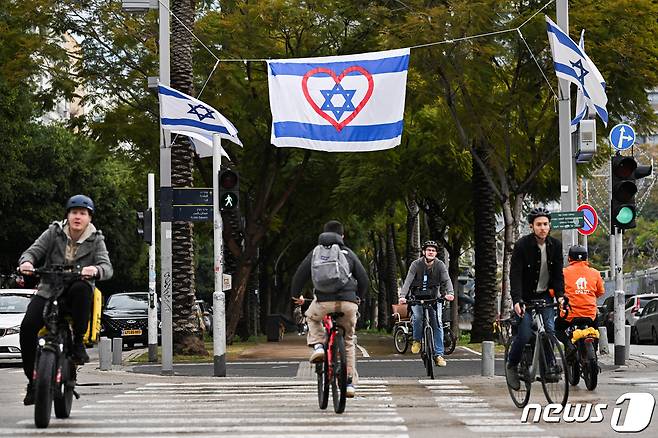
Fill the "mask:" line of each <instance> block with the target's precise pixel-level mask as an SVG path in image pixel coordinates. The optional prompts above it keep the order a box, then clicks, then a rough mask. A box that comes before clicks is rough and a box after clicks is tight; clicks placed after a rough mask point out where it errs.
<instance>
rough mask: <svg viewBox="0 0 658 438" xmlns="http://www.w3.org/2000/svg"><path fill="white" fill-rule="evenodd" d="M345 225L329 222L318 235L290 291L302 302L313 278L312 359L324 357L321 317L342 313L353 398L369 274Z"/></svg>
mask: <svg viewBox="0 0 658 438" xmlns="http://www.w3.org/2000/svg"><path fill="white" fill-rule="evenodd" d="M343 237H344V228H343V224H341V223H340V222H338V221H329V222H327V223H326V224H325V225H324V232H323V233H322V234H320V236H319V237H318V245H317V246H316V247H315V248H314V249H313V250H312V251H311V252H309V253H308V255H307V256H306V258H305V259H304V260H303V261H302V263H301V264H300V265H299V267H298V268H297V271H296V272H295V275H294V276H293V278H292V286H291V294H292V297H293V300H294V301H295V304H298V305H302V304H303V303H304V297H303V295H302V288H303V287H304V284H305V283H306V282H307V281H308V280H309V279H311V280H312V282H313V289H314V294H315V297H314V298H313V301H312V302H311V305H310V306H309V308H308V310H306V321H307V324H308V334H307V343H308V346H309V347H311V348H313V352H312V354H311V357H310V358H309V361H310V362H311V363H320V362H322V361H323V360H324V355H325V351H324V341H325V339H324V338H325V330H324V327H323V326H322V318H324V317H325V315H327V314H329V313H332V312H341V313H343V315H342V316H340V317H338V318H337V320H336V322H337V324H338V325H339V326H340V327H342V328H343V330H344V331H345V336H344V338H345V350H346V354H347V376H348V377H347V390H346V395H347V396H348V397H354V394H355V392H356V384H357V383H358V382H357V381H358V374H357V371H356V351H355V347H354V330H355V327H356V320H357V317H358V308H359V303H360V302H361V299H363V298H364V296H365V293H366V292H367V290H368V275H367V273H366V270H365V269H364V267H363V265H362V264H361V261H360V260H359V258H358V257H357V256H356V254H354V252H353V251H352V250H351V249H349V248H348V247H347V246H345V243H344V242H343Z"/></svg>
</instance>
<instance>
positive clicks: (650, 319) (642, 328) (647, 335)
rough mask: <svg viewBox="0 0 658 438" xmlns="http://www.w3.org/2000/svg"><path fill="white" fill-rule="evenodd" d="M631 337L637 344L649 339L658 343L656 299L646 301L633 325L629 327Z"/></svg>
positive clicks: (657, 301)
mask: <svg viewBox="0 0 658 438" xmlns="http://www.w3.org/2000/svg"><path fill="white" fill-rule="evenodd" d="M631 339H632V340H635V341H636V342H637V343H638V344H639V343H642V342H643V341H651V343H652V344H658V299H656V298H654V299H653V300H651V301H649V302H648V303H646V305H645V306H644V309H643V310H642V311H641V313H640V316H639V317H638V319H637V321H635V325H634V326H633V327H632V328H631Z"/></svg>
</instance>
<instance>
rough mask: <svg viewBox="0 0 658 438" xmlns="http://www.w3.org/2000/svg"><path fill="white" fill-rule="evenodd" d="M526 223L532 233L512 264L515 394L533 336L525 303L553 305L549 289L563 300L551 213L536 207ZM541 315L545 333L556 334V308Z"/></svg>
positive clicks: (511, 356) (511, 361)
mask: <svg viewBox="0 0 658 438" xmlns="http://www.w3.org/2000/svg"><path fill="white" fill-rule="evenodd" d="M527 219H528V224H529V225H530V230H531V233H529V234H527V235H525V236H523V237H521V238H520V239H519V240H517V241H516V244H515V245H514V252H513V253H512V261H511V264H510V286H511V287H510V289H511V290H510V293H511V295H512V301H513V302H514V312H515V313H516V314H517V315H518V316H519V317H520V318H521V322H520V323H519V326H518V333H517V335H516V336H515V337H514V340H513V341H512V345H511V347H510V350H509V354H508V357H507V367H508V369H509V372H508V373H507V374H508V380H509V384H510V386H511V387H512V388H513V389H514V390H518V389H519V388H520V387H521V382H520V380H519V374H518V365H519V362H520V361H521V354H522V353H523V346H524V345H525V344H526V343H528V341H529V340H530V337H531V336H532V316H531V315H530V314H529V313H525V306H524V304H523V302H524V301H530V300H541V299H543V300H545V301H546V302H552V301H553V298H552V297H551V295H550V293H549V290H548V289H549V288H551V289H553V290H554V293H555V296H556V297H557V298H558V301H559V302H560V303H562V301H563V300H564V298H563V296H564V276H563V274H562V266H563V263H562V242H560V241H559V240H557V239H555V238H553V237H551V236H549V232H550V222H551V213H550V212H549V211H548V210H547V209H545V208H543V207H536V208H533V209H532V210H530V212H529V213H528V216H527ZM541 314H542V318H543V320H544V324H545V329H546V331H547V332H548V333H553V334H555V310H554V308H552V307H549V308H545V309H542V310H541Z"/></svg>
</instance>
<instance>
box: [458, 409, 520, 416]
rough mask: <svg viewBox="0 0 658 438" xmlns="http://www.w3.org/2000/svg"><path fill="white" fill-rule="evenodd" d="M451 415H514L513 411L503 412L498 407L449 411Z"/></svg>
mask: <svg viewBox="0 0 658 438" xmlns="http://www.w3.org/2000/svg"><path fill="white" fill-rule="evenodd" d="M450 415H452V416H453V417H516V414H514V413H513V412H503V411H499V410H498V409H491V408H488V409H486V410H471V411H468V412H451V413H450Z"/></svg>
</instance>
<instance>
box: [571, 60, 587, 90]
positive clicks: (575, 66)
mask: <svg viewBox="0 0 658 438" xmlns="http://www.w3.org/2000/svg"><path fill="white" fill-rule="evenodd" d="M569 62H570V63H571V67H573V69H574V71H576V69H579V70H580V74H579V75H578V76H576V77H577V78H578V81H579V82H580V83H581V84H583V85H585V76H587V75H588V74H589V72H588V71H587V70H585V68H584V67H583V60H582V59H579V60H578V61H576V62H571V61H569Z"/></svg>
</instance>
